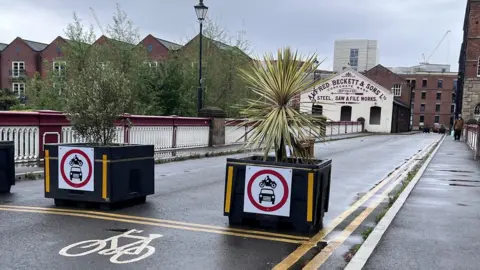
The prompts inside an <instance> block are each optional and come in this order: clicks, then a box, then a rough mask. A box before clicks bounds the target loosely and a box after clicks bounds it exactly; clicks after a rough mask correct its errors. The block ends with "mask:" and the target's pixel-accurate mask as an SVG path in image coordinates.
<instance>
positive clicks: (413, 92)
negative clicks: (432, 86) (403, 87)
mask: <svg viewBox="0 0 480 270" xmlns="http://www.w3.org/2000/svg"><path fill="white" fill-rule="evenodd" d="M414 99H415V91H412V100H414Z"/></svg>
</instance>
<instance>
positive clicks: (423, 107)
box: [420, 104, 425, 112]
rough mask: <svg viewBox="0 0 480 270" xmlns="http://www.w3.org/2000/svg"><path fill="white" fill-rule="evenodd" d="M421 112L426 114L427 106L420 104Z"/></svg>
mask: <svg viewBox="0 0 480 270" xmlns="http://www.w3.org/2000/svg"><path fill="white" fill-rule="evenodd" d="M420 111H421V112H424V111H425V104H420Z"/></svg>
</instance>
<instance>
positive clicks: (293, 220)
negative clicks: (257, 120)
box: [224, 156, 332, 232]
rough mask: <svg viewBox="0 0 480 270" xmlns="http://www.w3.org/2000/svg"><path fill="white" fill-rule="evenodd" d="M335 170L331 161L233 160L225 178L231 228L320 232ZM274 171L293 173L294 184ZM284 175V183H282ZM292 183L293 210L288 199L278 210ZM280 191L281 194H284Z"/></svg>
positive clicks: (225, 208)
mask: <svg viewBox="0 0 480 270" xmlns="http://www.w3.org/2000/svg"><path fill="white" fill-rule="evenodd" d="M259 167H261V168H259ZM331 169H332V161H331V160H318V161H317V162H316V163H315V164H301V163H298V162H297V163H295V160H289V162H288V163H278V162H275V161H274V158H273V157H270V158H269V160H268V161H263V157H260V156H251V157H247V158H243V159H231V158H229V159H227V168H226V178H225V200H224V215H225V216H228V217H229V222H230V224H231V225H241V224H249V225H251V224H252V223H255V224H257V225H260V226H263V225H266V226H272V225H273V226H276V227H277V228H279V227H283V225H286V227H287V228H291V229H294V230H295V231H299V232H314V231H315V232H316V231H319V230H320V229H321V228H322V220H323V216H324V213H325V212H327V211H328V202H329V197H330V178H331ZM290 170H291V171H290ZM247 171H250V172H247ZM271 171H279V172H287V171H289V173H287V174H285V175H291V181H288V179H287V181H284V180H285V179H286V177H284V176H283V175H282V174H281V173H280V175H279V174H278V173H276V174H275V173H273V174H272V173H271ZM290 173H291V174H290ZM276 175H277V176H279V177H277V176H276ZM246 176H247V177H248V178H249V179H246ZM267 176H269V177H267ZM280 176H281V178H284V180H280V181H279V179H280ZM269 178H270V179H269ZM270 180H273V181H270ZM273 182H275V185H273V184H272V183H273ZM276 182H279V183H276ZM288 182H290V187H289V188H288V190H289V192H290V195H289V198H290V199H289V200H290V204H289V205H290V207H289V208H290V209H289V210H288V207H287V204H288V199H287V202H286V203H285V204H283V206H282V207H281V208H280V209H278V206H279V205H281V204H282V201H284V198H285V189H284V188H283V186H284V185H285V183H287V186H288ZM269 183H270V185H269ZM246 185H247V186H246ZM262 185H263V187H262ZM257 186H259V187H257ZM259 188H260V191H259V192H258V190H259ZM277 188H280V189H277ZM277 190H279V191H281V193H280V195H279V192H278V191H277ZM257 193H258V194H257ZM284 207H286V208H284ZM252 209H253V211H252ZM245 210H247V211H245ZM276 211H282V214H281V215H277V214H278V213H276ZM252 212H255V213H252Z"/></svg>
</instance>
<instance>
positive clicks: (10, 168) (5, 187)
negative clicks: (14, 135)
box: [0, 141, 15, 193]
mask: <svg viewBox="0 0 480 270" xmlns="http://www.w3.org/2000/svg"><path fill="white" fill-rule="evenodd" d="M14 151H15V146H14V144H13V141H0V193H9V192H10V188H11V187H12V185H15V159H14V158H15V156H14Z"/></svg>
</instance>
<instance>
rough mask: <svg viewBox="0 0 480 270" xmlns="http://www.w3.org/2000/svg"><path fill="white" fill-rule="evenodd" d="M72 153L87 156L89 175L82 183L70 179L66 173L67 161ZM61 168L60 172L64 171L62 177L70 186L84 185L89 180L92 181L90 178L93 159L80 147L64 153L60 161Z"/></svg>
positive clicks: (79, 186) (78, 186)
mask: <svg viewBox="0 0 480 270" xmlns="http://www.w3.org/2000/svg"><path fill="white" fill-rule="evenodd" d="M72 154H79V155H81V156H82V157H83V158H85V161H86V162H87V166H88V174H87V177H86V178H85V181H83V182H81V183H78V184H76V183H73V182H72V181H70V179H68V177H67V175H66V174H65V171H64V167H65V161H66V160H67V158H68V157H69V156H70V155H72ZM60 168H61V169H60V172H61V173H62V178H63V180H64V181H65V183H67V184H68V185H69V186H71V187H74V188H81V187H84V186H85V185H86V184H88V182H89V181H90V178H91V177H92V161H91V160H90V159H89V158H88V156H87V154H85V153H84V152H83V151H80V150H78V149H72V150H70V151H68V152H67V153H65V154H64V155H63V158H62V161H61V162H60Z"/></svg>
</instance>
